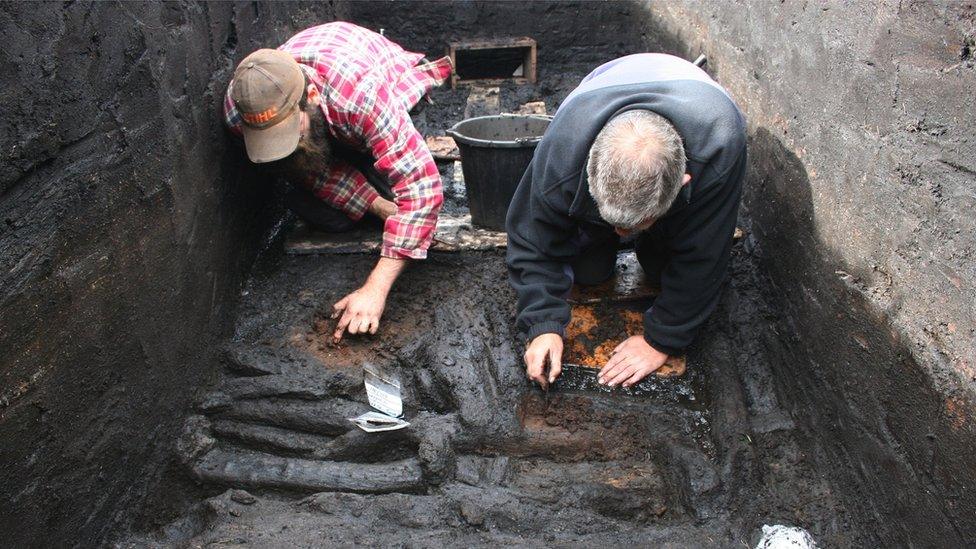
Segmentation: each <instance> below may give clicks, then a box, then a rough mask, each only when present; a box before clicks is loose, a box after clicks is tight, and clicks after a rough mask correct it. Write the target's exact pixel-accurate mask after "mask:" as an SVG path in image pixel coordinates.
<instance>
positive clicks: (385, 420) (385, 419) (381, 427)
mask: <svg viewBox="0 0 976 549" xmlns="http://www.w3.org/2000/svg"><path fill="white" fill-rule="evenodd" d="M349 421H351V422H353V423H355V424H356V425H357V426H359V428H360V429H362V430H363V431H366V432H367V433H377V432H380V431H396V430H397V429H403V428H404V427H406V426H408V425H410V423H408V422H406V421H403V420H402V419H397V418H395V417H390V416H388V415H386V414H381V413H379V412H366V413H365V414H363V415H361V416H359V417H352V418H349Z"/></svg>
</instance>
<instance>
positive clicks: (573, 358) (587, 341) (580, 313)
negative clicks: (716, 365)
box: [564, 305, 687, 377]
mask: <svg viewBox="0 0 976 549" xmlns="http://www.w3.org/2000/svg"><path fill="white" fill-rule="evenodd" d="M598 314H600V316H606V318H604V319H603V322H604V323H607V324H608V326H606V327H608V328H610V330H609V333H616V334H626V336H635V335H640V334H642V333H643V332H644V314H643V313H642V312H641V311H633V310H627V309H616V310H614V309H603V308H601V310H600V311H599V313H598V311H597V309H596V308H595V307H594V306H593V305H574V306H573V315H572V319H571V320H570V322H569V325H568V326H567V327H566V354H565V359H564V360H565V361H566V362H570V363H573V364H579V365H580V366H585V367H588V368H594V369H599V368H602V367H603V366H604V365H606V363H607V362H608V361H609V360H610V356H611V355H612V354H613V350H614V349H616V348H617V345H620V343H622V342H623V336H622V335H618V336H616V337H609V338H604V339H602V340H601V339H600V336H599V335H598V334H599V332H601V331H600V330H598V329H597V328H599V327H600V320H598ZM614 326H617V328H616V329H613V327H614ZM603 333H604V334H605V333H608V332H607V331H603ZM686 370H687V364H686V361H685V357H684V356H676V357H669V358H668V360H667V362H665V363H664V365H663V366H661V368H659V369H658V370H656V371H655V372H654V374H655V375H657V376H659V377H678V376H681V375H684V373H685V371H686Z"/></svg>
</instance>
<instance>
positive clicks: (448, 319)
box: [129, 244, 859, 547]
mask: <svg viewBox="0 0 976 549" xmlns="http://www.w3.org/2000/svg"><path fill="white" fill-rule="evenodd" d="M372 262H373V258H371V257H369V256H338V257H326V256H303V257H285V258H281V259H275V260H271V261H270V262H269V264H268V265H266V268H265V272H264V274H262V275H260V276H258V277H257V278H256V279H255V280H254V281H253V282H252V284H251V285H250V286H249V288H248V290H247V296H246V297H245V303H244V306H243V310H242V313H241V317H240V321H239V324H238V331H237V335H236V338H235V342H234V344H233V345H232V347H233V349H234V352H233V353H231V354H230V355H229V357H228V366H229V368H227V371H226V374H225V375H224V376H223V378H222V380H221V381H220V382H219V383H218V385H217V386H216V387H215V388H214V390H213V391H212V392H211V394H210V395H209V396H208V397H207V398H206V399H205V400H204V401H203V402H202V403H201V404H200V405H199V406H198V408H197V415H195V416H193V417H192V418H191V419H190V420H189V421H188V422H187V425H186V429H185V433H184V437H183V440H182V443H181V453H182V456H181V458H182V460H183V461H184V462H185V464H186V466H187V468H188V470H189V471H190V472H191V475H192V477H193V478H194V479H195V481H196V482H198V483H199V484H200V485H201V486H203V487H204V489H205V490H206V491H207V492H209V493H210V494H213V497H211V498H208V499H206V500H205V501H204V502H202V503H201V504H200V505H198V506H196V507H195V508H194V509H193V510H192V511H190V512H188V513H187V515H186V517H185V518H184V519H182V520H181V521H178V522H177V523H176V524H174V525H172V526H171V527H170V528H168V529H166V530H164V531H161V532H159V533H157V534H156V535H154V536H153V537H152V538H139V539H136V540H133V541H131V542H129V543H131V544H132V545H139V544H142V543H147V542H148V543H160V544H164V545H169V544H173V543H178V542H179V543H184V542H189V543H190V544H191V545H194V546H197V545H207V544H210V543H216V542H222V543H230V544H232V545H235V544H239V545H244V544H247V545H251V546H254V545H256V546H267V547H272V546H285V545H288V546H291V545H297V546H312V545H321V544H334V543H335V544H349V543H367V542H368V543H370V544H374V545H375V544H378V545H401V544H404V543H407V544H411V545H420V546H434V545H444V544H452V545H456V544H462V543H475V544H488V543H491V544H496V543H513V544H518V545H543V544H551V543H572V544H577V543H579V544H584V543H585V544H591V543H625V544H638V543H639V544H646V543H648V542H652V543H653V542H654V541H655V540H657V541H660V542H664V541H669V542H671V543H673V544H675V545H678V546H717V547H718V546H731V545H735V544H739V545H741V543H747V544H748V543H749V542H750V541H751V538H752V537H753V535H754V533H755V532H756V530H757V529H758V528H760V527H761V526H762V524H764V523H789V524H795V525H799V526H802V527H805V528H807V529H809V530H810V531H811V532H812V533H813V535H814V537H815V538H817V539H818V540H819V541H821V542H823V543H825V544H826V545H830V546H848V545H851V544H853V543H857V542H858V541H859V540H858V538H857V534H856V532H857V529H856V528H855V527H853V525H852V524H851V522H850V517H848V516H847V515H846V513H845V512H844V509H843V508H842V507H840V506H839V505H838V502H837V500H836V499H835V497H834V494H833V488H832V487H831V486H830V485H829V484H828V483H827V482H826V481H825V480H823V475H821V474H819V473H818V472H817V471H814V470H812V469H811V468H810V467H809V464H808V462H807V460H806V456H805V455H804V453H803V452H802V451H801V450H800V449H799V446H798V444H797V441H796V440H795V438H794V426H793V422H792V421H791V420H790V419H789V416H788V415H787V414H786V413H785V412H784V411H783V409H782V408H781V407H780V406H779V404H778V403H777V401H776V397H775V395H774V393H773V392H772V390H771V388H770V387H771V376H772V374H771V372H770V370H769V362H768V361H769V358H768V355H767V354H766V353H765V352H764V350H763V349H762V346H761V341H763V340H764V338H763V337H762V334H763V332H765V331H768V330H771V329H773V328H772V327H771V325H770V324H769V321H768V320H767V319H768V318H770V317H771V313H770V311H769V310H768V308H767V307H766V305H765V303H764V301H763V298H762V295H763V291H762V290H763V287H764V285H765V283H764V282H763V280H762V279H761V278H760V277H759V276H758V275H757V274H756V270H755V267H754V264H753V258H752V257H751V256H750V255H749V253H747V252H746V251H745V249H744V246H743V245H742V244H739V245H737V247H736V251H735V258H734V266H733V271H734V274H733V281H732V283H731V285H730V288H729V290H728V291H727V292H726V295H725V296H724V298H723V300H722V304H721V306H720V309H719V311H718V312H717V313H716V314H715V315H714V316H713V318H712V320H711V321H710V322H709V324H708V325H707V327H706V328H705V330H704V332H703V335H702V337H701V341H700V342H699V344H698V345H697V346H696V347H694V348H693V349H692V350H691V352H690V353H689V355H688V364H689V368H688V373H687V374H686V375H685V376H684V377H683V378H680V379H676V380H660V379H651V380H649V381H648V382H646V383H642V384H641V385H640V386H639V387H638V389H639V390H637V391H632V392H630V393H629V394H625V393H623V392H620V391H617V392H599V391H595V390H592V387H590V388H587V387H582V388H581V387H577V386H572V387H566V386H561V385H560V384H559V383H557V384H556V385H555V386H554V387H553V388H552V389H551V391H550V393H549V394H544V393H542V392H541V391H540V390H539V389H538V388H537V387H535V386H533V385H531V384H530V383H529V382H528V381H527V380H526V378H525V375H524V371H523V369H522V365H521V348H520V344H519V342H518V341H517V337H516V334H515V333H513V331H512V330H513V328H512V318H513V314H514V310H513V305H514V295H513V294H512V292H511V291H510V290H509V289H508V287H507V285H506V283H505V272H504V261H503V256H502V255H501V254H499V253H470V254H451V255H448V254H443V255H434V256H432V257H431V258H430V259H429V260H428V261H426V262H424V263H421V264H418V265H416V266H415V267H414V268H412V269H411V270H410V271H409V272H408V273H407V274H406V275H404V277H403V279H402V280H401V281H400V283H399V285H398V290H397V291H396V292H395V293H394V294H393V295H392V296H391V299H390V302H389V304H388V310H387V313H386V316H385V317H384V324H383V326H382V331H381V333H380V334H379V335H377V336H372V337H349V338H347V339H346V340H344V341H343V343H342V344H341V345H339V346H337V347H335V346H332V345H331V344H330V343H329V340H330V334H331V320H328V314H329V311H330V305H331V303H333V302H335V301H336V300H337V299H339V298H340V297H342V295H344V294H345V293H346V292H347V291H349V290H351V289H353V288H355V286H356V285H357V284H358V283H359V281H360V279H361V277H362V276H363V273H365V272H366V271H367V270H368V269H369V267H370V265H371V264H372ZM366 362H372V363H374V364H377V365H379V366H380V367H382V368H385V369H388V370H390V371H394V372H396V373H397V374H398V375H399V377H400V379H401V380H402V382H403V390H404V393H405V403H406V408H407V412H406V414H405V416H406V419H407V420H408V421H410V422H411V426H410V427H408V428H407V429H405V430H403V431H397V432H392V433H385V434H372V435H371V434H366V433H363V432H360V431H359V430H358V429H356V428H355V427H354V426H353V425H352V424H351V423H349V422H348V421H347V418H349V417H353V416H355V415H358V414H359V413H361V412H362V411H365V410H367V409H368V406H367V405H366V404H365V402H366V400H365V394H364V391H363V387H362V365H363V364H364V363H366ZM224 490H227V491H226V492H223V491H224ZM241 490H247V494H245V493H244V492H241ZM221 492H223V493H221ZM740 542H741V543H740Z"/></svg>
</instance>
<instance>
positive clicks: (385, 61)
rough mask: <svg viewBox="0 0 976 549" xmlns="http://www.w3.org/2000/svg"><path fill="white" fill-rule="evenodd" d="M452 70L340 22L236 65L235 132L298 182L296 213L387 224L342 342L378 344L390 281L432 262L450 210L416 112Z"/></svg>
mask: <svg viewBox="0 0 976 549" xmlns="http://www.w3.org/2000/svg"><path fill="white" fill-rule="evenodd" d="M451 72H452V65H451V61H450V59H449V58H447V57H444V58H441V59H439V60H437V61H433V62H428V61H426V59H424V57H423V55H422V54H419V53H412V52H408V51H405V50H404V49H403V48H401V47H400V46H399V45H397V44H395V43H393V42H392V41H390V40H387V39H386V38H384V37H383V36H381V35H379V34H377V33H374V32H371V31H369V30H367V29H364V28H361V27H358V26H356V25H353V24H350V23H345V22H336V23H328V24H325V25H319V26H316V27H312V28H309V29H306V30H304V31H302V32H300V33H298V34H296V35H295V36H293V37H292V38H290V39H289V40H288V41H287V42H285V43H284V44H283V45H282V46H281V47H279V48H277V49H260V50H257V51H256V52H254V53H252V54H250V55H248V56H247V57H246V58H244V60H243V61H241V63H240V64H239V65H238V66H237V69H236V70H235V71H234V77H233V79H232V80H231V82H230V84H229V85H228V86H227V94H226V97H225V101H224V114H225V119H226V123H227V125H228V127H229V128H230V129H231V131H232V132H234V133H235V134H237V135H239V136H241V137H243V139H244V145H245V148H246V149H247V156H248V158H249V159H250V160H251V162H254V163H256V164H265V165H269V166H274V171H276V172H278V173H281V174H283V175H284V176H285V177H286V178H288V179H289V181H290V182H291V183H293V184H294V187H295V188H294V189H293V190H292V191H291V192H290V193H289V195H288V199H287V202H288V205H289V207H290V208H291V209H292V210H294V211H295V212H296V213H298V214H299V216H301V217H303V218H304V219H305V220H306V221H307V222H309V223H310V224H311V225H313V226H315V227H318V228H322V229H325V230H332V231H341V230H347V229H348V228H349V227H350V226H351V224H352V223H353V222H355V221H358V220H360V219H361V218H363V217H364V216H365V215H367V214H371V215H373V216H375V217H377V218H379V219H380V220H382V222H383V245H382V248H381V251H380V258H379V260H378V262H377V263H376V266H375V267H374V268H373V270H372V272H371V273H370V274H369V276H368V277H367V279H366V281H365V283H363V285H362V286H361V287H360V288H358V289H357V290H355V291H353V292H352V293H350V294H349V295H347V296H345V297H343V298H342V299H341V300H339V301H338V302H337V303H336V304H335V305H334V306H333V318H338V319H339V321H338V324H337V326H336V330H335V333H334V337H335V339H336V340H339V339H341V337H342V336H343V334H344V333H345V332H346V331H348V333H350V334H365V333H370V334H375V333H376V331H377V329H378V328H379V323H380V318H381V316H382V315H383V310H384V308H385V306H386V298H387V296H388V295H389V292H390V290H391V288H392V287H393V283H394V282H395V281H396V279H397V277H398V276H399V275H400V273H401V272H403V270H404V268H405V267H406V265H407V264H408V263H409V262H410V261H412V260H418V259H424V258H426V257H427V250H428V248H429V247H430V244H431V241H432V239H433V235H434V228H435V225H436V223H437V214H438V212H439V211H440V207H441V204H442V203H443V194H442V191H441V180H440V174H439V172H438V171H437V166H436V165H435V164H434V159H433V157H432V156H431V154H430V151H429V150H428V149H427V146H426V145H425V143H424V140H423V138H422V137H421V136H420V134H419V133H418V132H417V130H416V128H415V127H414V125H413V123H412V121H411V119H410V114H409V111H410V110H411V109H412V108H414V107H415V105H417V104H418V102H419V101H420V100H421V99H423V98H425V97H426V95H427V92H428V91H429V90H430V89H431V88H433V87H434V86H437V85H440V84H442V83H443V82H444V81H445V80H446V79H447V78H448V77H449V76H450V75H451Z"/></svg>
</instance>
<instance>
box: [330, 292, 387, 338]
mask: <svg viewBox="0 0 976 549" xmlns="http://www.w3.org/2000/svg"><path fill="white" fill-rule="evenodd" d="M385 307H386V292H383V291H381V290H379V289H376V288H371V287H369V285H364V286H363V287H362V288H359V289H358V290H356V291H354V292H353V293H351V294H349V295H347V296H346V297H344V298H342V299H340V300H339V302H338V303H336V304H335V305H333V306H332V311H333V312H332V318H338V319H339V324H338V325H336V331H335V333H334V334H332V338H333V339H334V340H335V341H339V340H340V339H342V334H343V333H344V332H345V331H346V330H347V329H348V330H349V333H350V334H365V333H367V332H368V333H371V334H375V333H376V330H378V329H379V327H380V317H381V316H383V309H384V308H385ZM340 315H341V318H340Z"/></svg>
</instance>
